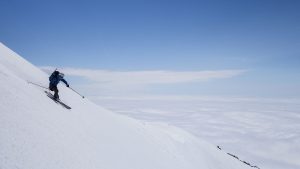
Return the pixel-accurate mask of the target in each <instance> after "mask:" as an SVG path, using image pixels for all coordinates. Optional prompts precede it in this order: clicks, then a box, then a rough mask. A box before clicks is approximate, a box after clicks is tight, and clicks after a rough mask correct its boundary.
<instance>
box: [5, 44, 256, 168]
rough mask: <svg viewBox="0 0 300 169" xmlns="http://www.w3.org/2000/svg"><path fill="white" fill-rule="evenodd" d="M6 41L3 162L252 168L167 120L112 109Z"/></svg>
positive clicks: (43, 165) (28, 165)
mask: <svg viewBox="0 0 300 169" xmlns="http://www.w3.org/2000/svg"><path fill="white" fill-rule="evenodd" d="M48 76H49V75H47V74H46V73H44V72H42V71H41V70H39V69H38V68H36V67H35V66H33V65H32V64H30V63H29V62H27V61H26V60H24V59H23V58H22V57H20V56H19V55H18V54H16V53H14V52H13V51H11V50H10V49H8V48H7V47H5V46H4V45H3V44H1V43H0V79H1V81H0V88H1V94H0V102H1V105H0V113H1V114H0V168H1V169H41V168H42V169H55V168H57V169H61V168H63V169H83V168H85V169H94V168H95V169H96V168H97V169H100V168H103V169H199V168H203V169H243V168H245V169H249V168H250V167H249V166H247V165H244V164H243V163H241V162H239V161H238V160H236V159H234V158H232V157H230V156H228V155H227V154H226V153H225V152H223V151H220V150H218V149H217V148H216V146H214V145H212V144H210V143H208V142H206V141H203V140H200V139H198V138H197V137H195V136H193V135H191V134H189V133H187V132H186V131H184V130H182V129H179V128H176V127H173V126H170V125H166V124H163V123H145V122H141V121H138V120H135V119H132V118H129V117H127V116H124V115H119V114H116V113H114V112H111V111H109V110H106V109H104V108H102V107H100V106H98V105H96V104H94V103H92V102H90V101H89V100H88V99H82V98H81V97H79V96H78V95H77V94H76V93H74V92H72V91H71V90H70V89H68V88H66V87H64V86H63V85H59V89H60V98H61V100H62V101H64V102H65V103H66V104H67V105H69V106H71V107H72V109H71V110H67V109H65V108H63V107H62V106H60V105H58V104H56V103H55V102H53V101H52V100H51V99H49V98H48V97H47V96H46V94H45V93H44V90H45V89H43V88H40V87H38V86H35V85H32V84H29V83H28V82H27V81H31V82H35V83H37V84H40V85H43V86H47V85H48Z"/></svg>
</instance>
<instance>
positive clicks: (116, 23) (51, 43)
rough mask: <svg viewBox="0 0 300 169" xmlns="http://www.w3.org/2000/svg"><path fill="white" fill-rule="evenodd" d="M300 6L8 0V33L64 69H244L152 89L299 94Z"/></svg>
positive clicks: (31, 53)
mask: <svg viewBox="0 0 300 169" xmlns="http://www.w3.org/2000/svg"><path fill="white" fill-rule="evenodd" d="M299 9H300V1H298V0H264V1H262V0H228V1H221V0H210V1H208V0H206V1H202V0H198V1H189V0H181V1H178V0H173V1H170V0H169V1H166V0H159V1H156V0H148V1H147V0H134V1H133V0H128V1H117V0H111V1H108V0H107V1H101V0H99V1H96V0H94V1H89V0H85V1H83V0H82V1H66V0H61V1H57V0H51V1H50V0H49V1H43V0H35V1H34V0H28V1H21V0H19V1H17V0H1V1H0V23H1V24H0V25H1V27H0V41H1V42H2V43H4V44H5V45H7V46H8V47H10V48H11V49H13V50H14V51H16V52H17V53H19V54H20V55H21V56H23V57H24V58H26V59H27V60H29V61H30V62H32V63H33V64H35V65H38V66H52V67H59V68H62V69H63V68H66V67H68V68H75V69H77V70H86V69H89V70H90V69H93V70H107V71H116V72H118V73H121V72H124V71H126V72H128V71H129V72H131V71H132V72H133V73H136V72H138V71H145V70H147V71H158V70H164V71H173V72H177V73H178V72H185V71H194V72H200V71H207V70H210V71H222V70H237V71H244V73H240V74H236V75H234V76H228V77H227V78H223V77H222V76H220V77H221V78H217V79H214V78H213V79H212V80H207V81H205V82H203V81H201V80H198V81H197V80H193V81H184V82H180V83H174V82H170V83H167V84H161V83H158V84H154V85H153V84H151V85H146V86H147V87H145V86H143V87H141V88H143V89H144V92H146V91H147V93H150V94H187V95H189V94H197V95H202V94H203V95H232V96H234V95H238V96H265V97H274V96H277V97H299V96H300V89H299V85H300V78H299V77H300V76H299V74H300V10H299ZM69 73H70V74H72V72H69ZM109 73H111V72H109ZM73 75H75V76H77V77H78V76H79V75H76V74H73ZM160 75H161V76H162V77H164V74H160ZM193 75H194V74H193ZM80 76H81V77H83V78H84V79H88V78H86V76H84V75H80ZM158 76H159V75H158ZM174 76H176V75H174ZM116 77H120V76H116ZM99 78H100V77H99ZM101 78H103V76H101ZM195 79H199V78H195ZM70 80H71V81H73V82H74V83H75V82H76V83H77V81H76V78H74V77H72V78H70ZM110 80H112V79H110ZM89 81H92V79H89ZM104 81H105V80H104ZM112 81H116V82H119V81H118V80H115V79H114V80H112ZM98 83H100V82H98ZM95 84H97V83H95ZM78 87H79V86H78ZM118 88H119V86H118ZM101 89H103V88H101ZM82 90H83V88H82ZM111 90H114V89H111ZM124 90H125V89H124ZM128 91H130V92H131V93H132V92H133V91H132V90H128ZM125 93H126V92H125ZM99 94H102V93H99ZM107 95H109V93H107Z"/></svg>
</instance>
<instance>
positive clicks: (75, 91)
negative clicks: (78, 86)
mask: <svg viewBox="0 0 300 169" xmlns="http://www.w3.org/2000/svg"><path fill="white" fill-rule="evenodd" d="M69 88H70V89H71V90H73V92H75V93H77V94H78V95H79V96H81V97H82V98H84V96H82V95H81V94H79V93H78V92H77V91H76V90H74V89H72V88H71V87H69Z"/></svg>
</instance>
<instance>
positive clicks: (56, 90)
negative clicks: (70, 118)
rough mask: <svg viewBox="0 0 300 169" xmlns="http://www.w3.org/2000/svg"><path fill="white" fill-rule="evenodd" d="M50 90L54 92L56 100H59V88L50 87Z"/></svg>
mask: <svg viewBox="0 0 300 169" xmlns="http://www.w3.org/2000/svg"><path fill="white" fill-rule="evenodd" d="M49 89H50V90H51V91H54V98H55V99H59V96H58V89H57V86H53V85H50V86H49Z"/></svg>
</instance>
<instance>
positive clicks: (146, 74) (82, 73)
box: [41, 67, 245, 86]
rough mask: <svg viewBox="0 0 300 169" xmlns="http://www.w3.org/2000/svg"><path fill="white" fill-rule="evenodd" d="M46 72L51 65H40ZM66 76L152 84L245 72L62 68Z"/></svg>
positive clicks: (206, 78) (120, 82)
mask: <svg viewBox="0 0 300 169" xmlns="http://www.w3.org/2000/svg"><path fill="white" fill-rule="evenodd" d="M41 69H42V70H44V71H46V72H49V73H50V72H51V71H52V70H54V68H53V67H41ZM61 71H63V72H64V73H65V74H66V75H68V76H78V77H82V78H85V79H88V80H89V81H90V82H92V83H94V84H95V83H101V84H102V85H103V83H105V84H110V85H117V86H119V85H153V84H177V83H190V82H201V81H208V80H216V79H226V78H231V77H234V76H238V75H241V74H243V73H245V70H217V71H163V70H157V71H109V70H91V69H77V68H62V69H61Z"/></svg>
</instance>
